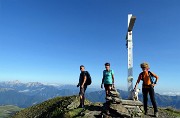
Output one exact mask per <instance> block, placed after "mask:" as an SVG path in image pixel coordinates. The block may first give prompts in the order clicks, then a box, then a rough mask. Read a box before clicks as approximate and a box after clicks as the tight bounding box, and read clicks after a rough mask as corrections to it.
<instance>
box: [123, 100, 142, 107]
mask: <svg viewBox="0 0 180 118" xmlns="http://www.w3.org/2000/svg"><path fill="white" fill-rule="evenodd" d="M122 105H129V106H143V103H142V102H141V101H133V100H122Z"/></svg>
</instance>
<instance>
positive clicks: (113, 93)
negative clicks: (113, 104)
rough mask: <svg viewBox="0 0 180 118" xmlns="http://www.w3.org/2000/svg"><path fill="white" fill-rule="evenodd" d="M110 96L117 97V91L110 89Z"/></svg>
mask: <svg viewBox="0 0 180 118" xmlns="http://www.w3.org/2000/svg"><path fill="white" fill-rule="evenodd" d="M110 94H111V96H112V97H119V93H118V92H117V91H110Z"/></svg>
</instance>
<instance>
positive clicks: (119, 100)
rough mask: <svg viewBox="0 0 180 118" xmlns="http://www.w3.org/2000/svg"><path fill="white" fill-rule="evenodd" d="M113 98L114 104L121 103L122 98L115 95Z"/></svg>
mask: <svg viewBox="0 0 180 118" xmlns="http://www.w3.org/2000/svg"><path fill="white" fill-rule="evenodd" d="M112 100H113V104H120V103H121V99H120V98H117V97H115V98H112Z"/></svg>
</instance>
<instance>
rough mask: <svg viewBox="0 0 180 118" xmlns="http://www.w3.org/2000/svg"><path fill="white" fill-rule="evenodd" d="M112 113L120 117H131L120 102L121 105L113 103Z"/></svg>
mask: <svg viewBox="0 0 180 118" xmlns="http://www.w3.org/2000/svg"><path fill="white" fill-rule="evenodd" d="M110 113H111V114H114V115H116V116H119V117H128V118H130V117H131V115H130V114H129V111H128V110H127V109H126V108H125V107H124V106H123V105H120V104H119V105H116V104H111V105H110Z"/></svg>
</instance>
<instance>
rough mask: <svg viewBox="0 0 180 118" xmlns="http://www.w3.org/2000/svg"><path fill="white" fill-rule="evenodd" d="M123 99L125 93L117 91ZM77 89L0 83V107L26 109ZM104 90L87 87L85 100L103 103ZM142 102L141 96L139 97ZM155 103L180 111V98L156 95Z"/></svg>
mask: <svg viewBox="0 0 180 118" xmlns="http://www.w3.org/2000/svg"><path fill="white" fill-rule="evenodd" d="M118 91H119V92H120V94H121V97H122V98H123V99H126V98H127V97H128V96H127V95H128V94H127V91H122V90H118ZM78 93H79V88H77V87H76V86H75V85H58V84H42V83H39V82H29V83H21V82H19V81H9V82H0V96H1V97H0V105H16V106H19V107H21V108H26V107H29V106H32V105H34V104H38V103H41V102H43V101H45V100H48V99H51V98H54V97H57V96H70V95H77V94H78ZM104 97H105V92H104V90H100V89H96V88H91V86H89V87H88V89H87V92H86V98H87V99H88V100H90V101H92V102H104V100H105V99H104ZM139 98H140V100H141V101H142V95H141V94H140V95H139ZM156 99H157V103H158V105H159V106H162V107H168V106H171V107H174V108H177V109H180V96H167V95H160V94H156Z"/></svg>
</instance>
